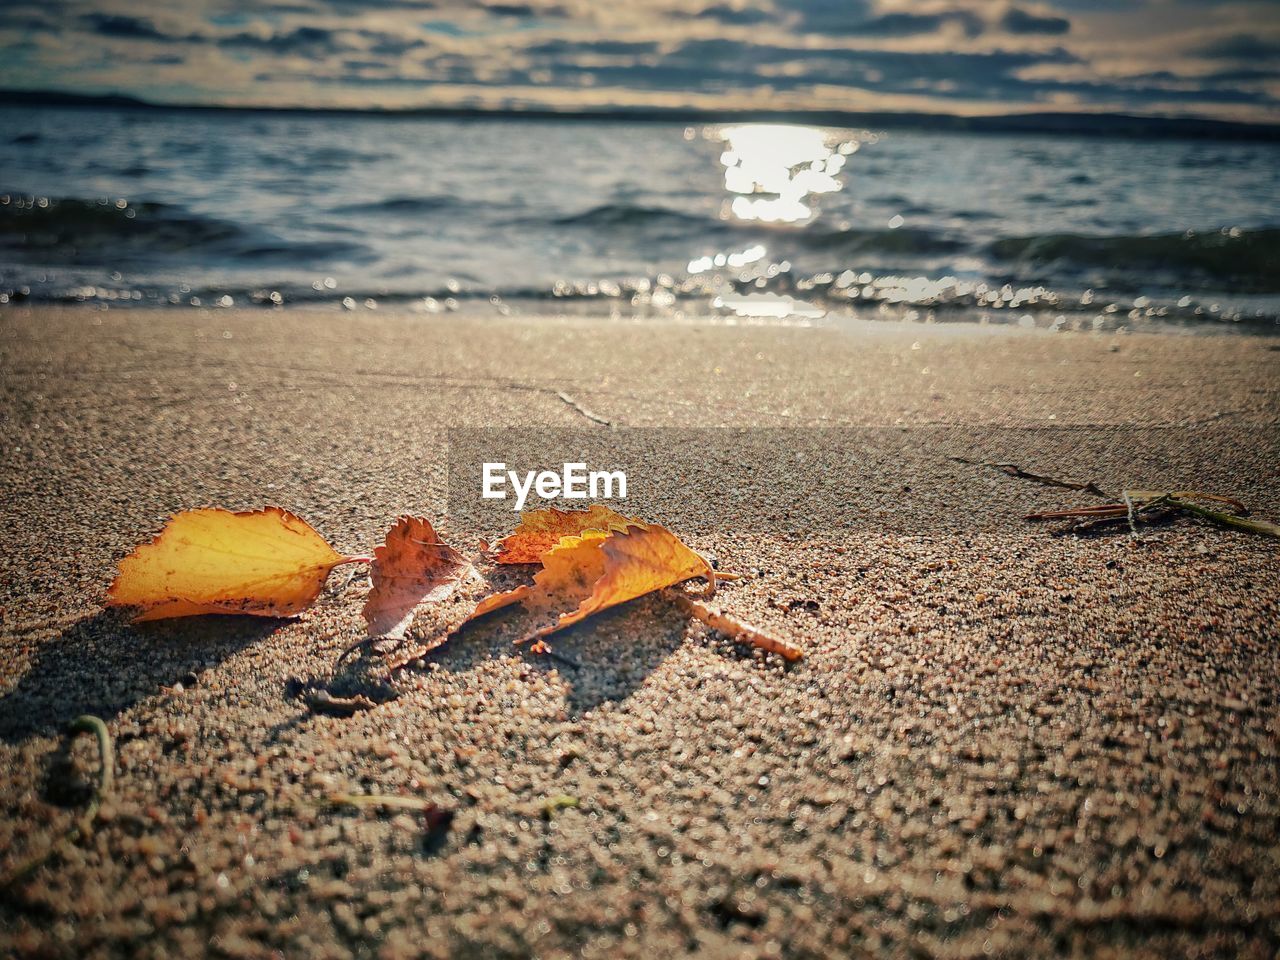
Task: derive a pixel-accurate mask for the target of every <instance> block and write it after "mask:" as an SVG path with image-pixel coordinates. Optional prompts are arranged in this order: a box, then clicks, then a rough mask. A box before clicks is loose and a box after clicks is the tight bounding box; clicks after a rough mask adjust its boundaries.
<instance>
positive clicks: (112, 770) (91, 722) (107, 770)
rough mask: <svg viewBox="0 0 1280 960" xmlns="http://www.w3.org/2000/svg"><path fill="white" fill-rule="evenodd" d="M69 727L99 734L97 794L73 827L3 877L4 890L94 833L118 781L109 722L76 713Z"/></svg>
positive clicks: (0, 879)
mask: <svg viewBox="0 0 1280 960" xmlns="http://www.w3.org/2000/svg"><path fill="white" fill-rule="evenodd" d="M67 730H68V732H69V733H71V734H73V735H74V734H77V733H92V734H93V735H94V736H95V737H96V738H97V741H98V754H99V756H100V762H101V767H100V769H99V771H98V786H97V787H96V788H95V789H94V791H93V796H92V798H90V800H89V805H88V806H87V807H85V810H84V813H83V814H81V815H80V817H79V818H77V820H76V821H75V823H73V824H72V825H71V829H69V830H68V831H67V832H66V833H65V834H63V835H62V836H61V837H60V838H59V839H58V840H55V841H54V842H53V843H52V844H50V845H49V847H48V848H47V849H46V850H44V851H42V852H40V853H38V854H36V855H35V856H32V857H28V858H27V859H26V860H24V861H23V862H22V863H20V864H18V866H16V867H15V868H14V869H13V870H11V871H10V872H9V873H8V874H6V875H5V876H4V877H3V878H0V890H7V889H8V888H9V887H11V886H13V885H14V884H16V883H18V882H20V881H21V880H24V879H26V877H28V876H30V875H31V874H32V873H34V872H35V871H36V870H38V869H39V868H40V867H41V866H43V865H44V864H45V863H46V862H47V861H48V860H49V859H50V858H52V857H53V856H54V854H56V853H58V852H59V851H61V850H62V849H64V848H65V847H68V846H70V845H72V844H73V843H75V842H76V841H77V840H79V839H80V838H81V837H87V836H90V835H91V834H92V833H93V821H94V818H96V817H97V815H98V811H99V810H100V809H102V802H103V800H105V799H106V797H107V796H108V794H110V793H111V790H112V787H113V786H114V785H115V779H116V751H115V746H114V744H113V743H112V740H111V732H110V731H109V730H108V729H107V725H106V724H105V723H103V722H102V719H101V718H100V717H95V716H93V715H92V714H88V713H86V714H84V715H83V716H79V717H76V718H75V720H73V721H72V722H71V725H70V726H69V727H68V728H67Z"/></svg>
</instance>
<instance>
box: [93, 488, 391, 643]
mask: <svg viewBox="0 0 1280 960" xmlns="http://www.w3.org/2000/svg"><path fill="white" fill-rule="evenodd" d="M365 559H367V558H363V557H349V556H344V555H343V554H340V553H338V552H337V551H336V550H334V549H333V547H331V546H329V544H328V543H327V542H326V541H325V539H324V538H323V537H321V536H320V534H318V533H317V532H316V531H315V530H314V529H313V528H312V527H311V526H310V525H309V524H308V523H307V522H306V521H305V520H302V519H300V518H299V517H296V516H294V515H293V514H292V513H289V512H288V511H287V510H283V509H281V508H280V507H266V508H265V509H263V510H257V511H250V512H244V513H233V512H232V511H230V510H218V509H204V510H187V511H185V512H183V513H179V514H176V515H174V516H173V517H172V518H171V519H170V520H169V522H168V523H167V524H165V527H164V529H163V530H162V531H160V535H159V536H157V537H156V538H155V539H154V540H153V541H151V542H150V543H146V544H143V545H141V546H139V547H138V548H137V549H136V550H134V551H133V553H131V554H130V555H129V556H127V557H125V559H124V560H122V561H121V562H120V572H119V574H118V576H117V577H116V579H115V582H114V583H113V584H112V585H111V589H110V591H109V592H108V594H107V603H108V605H109V606H113V607H134V608H137V609H138V611H139V612H138V614H137V616H136V617H135V618H134V620H135V621H142V620H161V619H164V618H166V617H190V616H196V615H199V614H204V613H243V614H252V615H254V616H259V617H291V616H295V615H296V614H298V613H301V612H302V611H303V610H305V609H306V608H307V607H308V606H310V605H311V603H312V602H313V601H314V600H315V598H316V597H317V596H319V594H320V590H321V589H322V588H323V587H324V582H325V580H326V579H327V578H328V576H329V572H330V571H331V570H333V568H334V567H336V566H339V565H340V564H344V563H354V562H359V561H362V560H365Z"/></svg>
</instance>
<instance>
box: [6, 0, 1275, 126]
mask: <svg viewBox="0 0 1280 960" xmlns="http://www.w3.org/2000/svg"><path fill="white" fill-rule="evenodd" d="M3 2H4V0H0V3H3ZM0 47H4V48H6V49H8V50H20V51H21V55H20V56H12V55H9V54H6V57H7V62H5V63H4V65H3V67H2V68H0V69H2V70H3V73H4V75H5V78H4V81H3V82H4V83H6V84H9V85H12V86H26V87H35V86H59V87H62V88H65V89H70V90H80V91H84V92H120V93H126V94H134V95H137V96H143V97H150V98H152V99H165V98H169V97H172V98H175V99H176V98H182V99H191V98H194V99H199V100H202V101H208V102H235V103H246V102H249V103H259V104H275V105H314V106H323V105H333V104H341V105H344V106H359V105H361V104H362V103H364V104H369V105H402V106H412V105H423V106H426V105H441V106H449V105H458V104H463V103H477V102H485V103H507V102H518V103H520V102H522V103H537V104H542V105H548V106H557V107H561V108H564V109H573V108H574V106H575V105H580V104H588V103H591V104H599V103H608V104H611V105H628V104H631V105H646V104H662V105H666V106H679V105H682V104H683V105H687V106H691V107H707V106H714V107H717V108H719V107H726V108H733V107H754V106H764V105H768V106H772V107H778V108H780V109H786V108H803V109H819V110H821V109H875V108H877V107H883V108H884V109H919V110H938V111H956V112H968V113H974V112H1014V111H1020V110H1028V109H1045V106H1046V105H1054V106H1057V105H1060V104H1070V105H1071V106H1072V108H1077V109H1085V108H1090V107H1096V108H1106V109H1117V110H1129V111H1142V110H1149V111H1159V112H1184V113H1204V114H1210V115H1217V116H1236V117H1241V118H1253V119H1277V120H1280V77H1277V76H1275V73H1276V72H1277V71H1276V69H1275V68H1273V67H1272V66H1271V64H1272V63H1273V62H1274V61H1276V60H1277V58H1280V4H1278V3H1276V2H1275V0H999V2H993V0H626V2H614V0H263V2H262V3H260V4H256V5H252V6H250V5H245V4H237V5H226V4H224V3H221V2H219V3H216V4H215V3H212V2H210V0H166V3H165V4H163V5H151V4H146V3H145V2H144V0H43V2H40V3H37V2H35V0H8V4H7V5H6V17H5V18H3V19H0Z"/></svg>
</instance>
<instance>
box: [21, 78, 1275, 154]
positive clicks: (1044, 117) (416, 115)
mask: <svg viewBox="0 0 1280 960" xmlns="http://www.w3.org/2000/svg"><path fill="white" fill-rule="evenodd" d="M0 107H52V108H104V109H116V110H146V111H166V112H170V111H188V112H189V111H199V112H201V113H257V114H262V113H266V114H282V115H293V116H296V115H318V116H356V117H378V118H386V119H400V118H403V119H451V120H515V121H529V122H540V121H547V120H560V121H593V122H615V123H752V122H755V123H801V124H808V125H812V126H824V127H879V128H883V129H899V130H928V131H930V132H934V133H937V132H953V133H1021V134H1051V135H1070V136H1088V137H1118V138H1123V137H1136V138H1141V139H1195V140H1248V141H1264V142H1280V124H1265V123H1245V122H1241V121H1234V120H1213V119H1210V118H1202V117H1153V116H1135V115H1130V114H1120V113H1017V114H1003V115H999V116H978V117H963V116H957V115H954V114H944V113H911V112H901V111H899V112H885V113H877V112H857V111H842V110H704V109H692V108H670V109H664V108H656V107H637V108H627V107H609V108H602V109H599V110H583V111H577V112H572V113H571V112H563V111H557V110H553V109H547V108H529V109H520V110H516V109H482V108H477V107H407V108H403V109H387V108H374V109H367V110H366V109H356V108H347V107H315V108H312V107H283V106H281V107H275V106H232V105H223V104H179V103H156V102H153V101H149V100H143V99H140V98H137V97H130V96H125V95H121V94H81V93H67V92H64V91H58V90H13V89H0Z"/></svg>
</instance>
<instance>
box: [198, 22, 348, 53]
mask: <svg viewBox="0 0 1280 960" xmlns="http://www.w3.org/2000/svg"><path fill="white" fill-rule="evenodd" d="M218 44H219V45H221V46H224V47H254V48H257V49H260V50H266V51H270V52H271V53H281V54H283V53H305V52H316V51H322V50H327V51H337V50H345V49H349V47H348V46H347V45H346V44H344V43H342V42H341V41H340V40H339V39H338V38H337V35H336V34H335V33H334V31H332V30H325V29H323V28H321V27H297V28H295V29H293V30H289V31H285V32H282V33H270V34H266V35H259V34H255V33H236V34H232V35H231V36H226V37H219V38H218Z"/></svg>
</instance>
